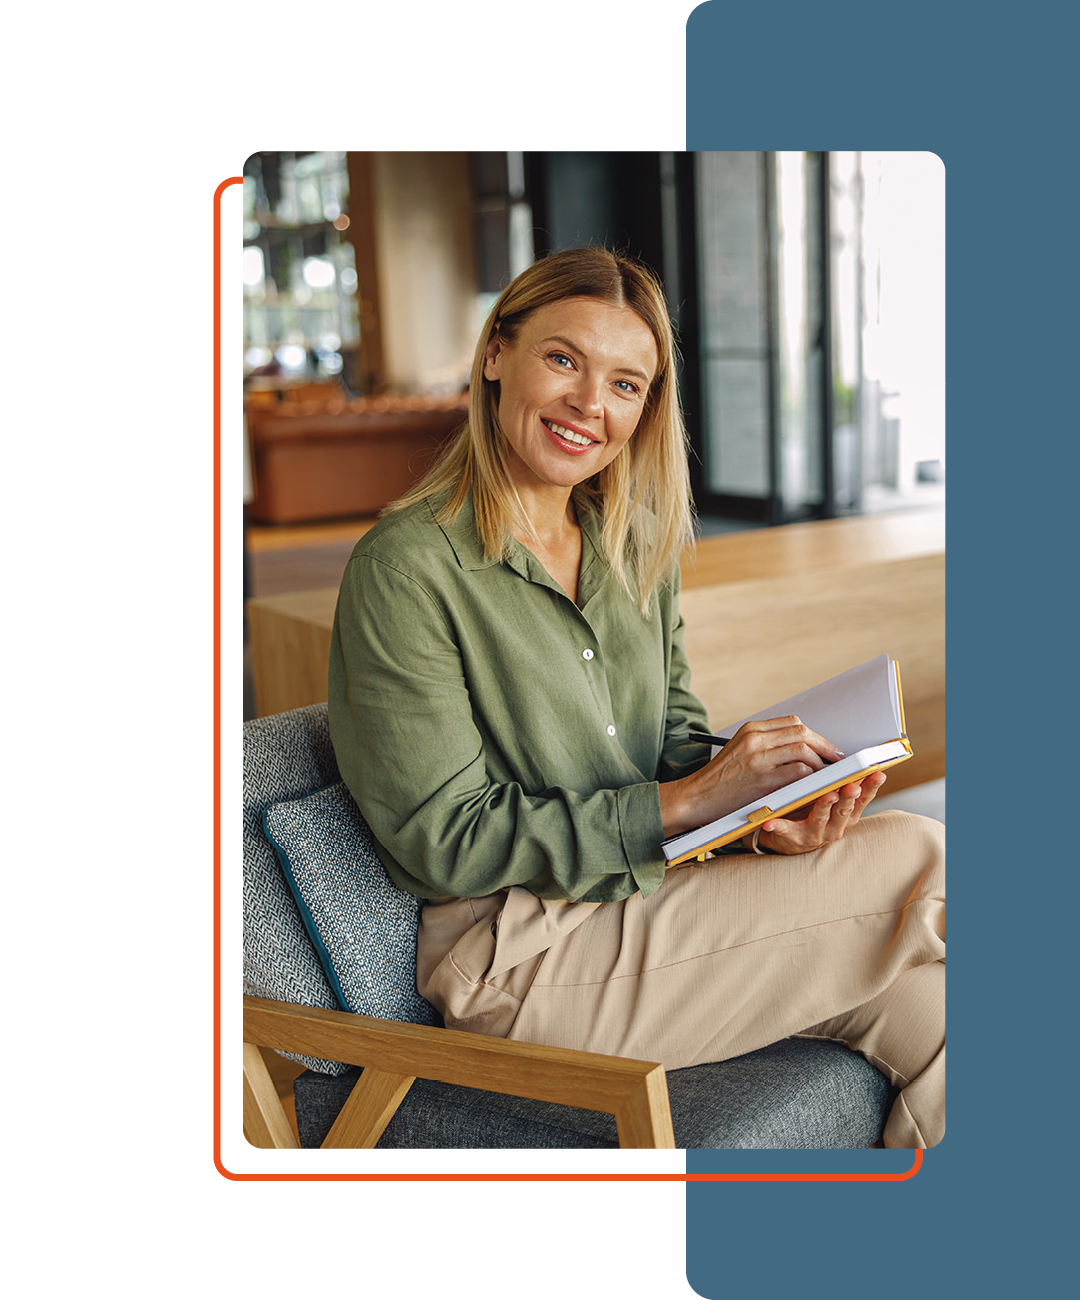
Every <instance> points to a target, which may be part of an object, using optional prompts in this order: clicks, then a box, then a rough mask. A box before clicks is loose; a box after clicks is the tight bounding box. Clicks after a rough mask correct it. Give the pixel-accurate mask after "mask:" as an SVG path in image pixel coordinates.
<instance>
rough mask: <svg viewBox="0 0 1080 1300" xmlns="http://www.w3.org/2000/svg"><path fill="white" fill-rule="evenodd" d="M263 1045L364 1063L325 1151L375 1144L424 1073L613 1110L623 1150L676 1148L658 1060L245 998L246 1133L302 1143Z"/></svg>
mask: <svg viewBox="0 0 1080 1300" xmlns="http://www.w3.org/2000/svg"><path fill="white" fill-rule="evenodd" d="M260 1047H270V1048H274V1049H275V1050H277V1051H284V1052H295V1053H297V1054H299V1055H303V1056H314V1057H318V1058H319V1059H321V1060H327V1061H343V1062H345V1063H346V1064H348V1065H360V1066H363V1067H364V1073H363V1074H362V1075H361V1076H360V1078H359V1080H358V1081H357V1083H356V1085H355V1086H354V1088H353V1090H352V1092H351V1093H350V1094H349V1098H348V1100H347V1101H346V1102H345V1105H344V1106H343V1107H342V1109H341V1113H340V1114H339V1115H338V1117H337V1119H336V1120H335V1121H334V1125H333V1127H332V1128H331V1130H330V1132H329V1133H328V1134H327V1137H326V1140H325V1141H324V1142H323V1144H322V1145H323V1147H324V1148H342V1147H347V1148H371V1147H374V1146H375V1144H376V1143H377V1142H378V1140H379V1138H380V1137H381V1136H382V1134H383V1130H384V1129H385V1128H386V1126H387V1124H388V1123H389V1122H390V1120H391V1119H392V1118H393V1115H394V1112H395V1111H396V1110H397V1108H398V1106H399V1105H400V1104H401V1102H402V1100H403V1098H404V1097H405V1094H406V1093H407V1092H408V1091H409V1088H410V1087H411V1086H412V1082H413V1080H414V1079H416V1078H420V1079H434V1080H437V1081H439V1082H441V1083H452V1084H458V1085H460V1086H462V1087H466V1088H483V1089H485V1090H486V1091H488V1092H499V1093H505V1094H506V1095H508V1096H511V1097H529V1098H532V1099H534V1100H536V1101H549V1102H556V1103H559V1104H561V1105H564V1106H577V1107H579V1108H581V1109H583V1110H598V1111H603V1112H605V1113H607V1114H609V1115H614V1116H615V1123H616V1125H617V1127H618V1133H619V1146H620V1147H651V1148H664V1149H669V1150H674V1149H675V1134H674V1131H673V1129H672V1126H671V1109H670V1105H669V1102H668V1090H667V1075H666V1074H665V1072H664V1068H663V1066H662V1065H657V1064H656V1063H655V1062H652V1061H631V1060H626V1059H624V1058H623V1057H619V1056H602V1055H600V1054H598V1053H596V1052H578V1051H570V1050H568V1049H566V1048H561V1047H541V1046H538V1045H536V1044H534V1043H511V1042H507V1041H506V1040H505V1039H502V1038H487V1037H485V1036H484V1035H483V1034H467V1033H463V1032H461V1031H459V1030H456V1029H437V1028H433V1027H431V1026H429V1025H412V1024H406V1023H402V1022H400V1021H396V1020H377V1019H375V1018H374V1017H372V1016H357V1015H352V1014H350V1013H348V1012H344V1011H326V1010H323V1009H322V1008H319V1007H302V1006H297V1005H295V1004H294V1003H290V1002H271V1001H268V1000H267V999H265V998H252V997H245V998H244V1135H245V1136H246V1137H247V1140H248V1141H249V1142H250V1143H252V1145H253V1146H258V1147H274V1148H292V1147H296V1146H297V1145H298V1143H297V1141H296V1137H295V1135H294V1133H293V1131H292V1127H291V1125H290V1124H289V1120H288V1117H287V1116H286V1114H285V1108H284V1107H283V1106H282V1104H281V1099H280V1098H279V1097H278V1094H277V1090H276V1088H275V1087H274V1084H273V1081H272V1080H271V1078H270V1072H269V1071H268V1070H267V1068H266V1062H265V1061H264V1060H263V1058H262V1055H261V1053H260V1052H259V1048H260Z"/></svg>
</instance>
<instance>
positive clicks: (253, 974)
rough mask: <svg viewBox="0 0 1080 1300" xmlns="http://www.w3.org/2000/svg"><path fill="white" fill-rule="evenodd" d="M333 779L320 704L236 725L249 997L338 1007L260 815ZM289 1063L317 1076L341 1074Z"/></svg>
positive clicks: (312, 1063) (319, 1064)
mask: <svg viewBox="0 0 1080 1300" xmlns="http://www.w3.org/2000/svg"><path fill="white" fill-rule="evenodd" d="M339 779H340V777H339V775H338V770H337V762H336V761H335V759H334V750H333V747H332V746H331V744H330V729H329V725H328V723H327V716H326V705H325V704H313V705H310V706H308V707H307V708H304V709H294V710H292V712H290V713H278V714H274V715H273V716H272V717H269V718H257V719H256V720H255V721H253V722H246V723H244V992H245V993H247V994H250V995H251V996H252V997H258V998H272V999H273V1000H274V1001H275V1002H297V1003H299V1004H300V1005H301V1006H307V1007H329V1008H331V1009H333V1008H336V1007H337V1005H338V1003H337V999H336V998H335V997H334V991H333V989H332V988H331V987H330V984H329V982H328V981H327V978H326V975H325V974H324V973H323V969H322V966H321V965H320V964H319V959H318V957H316V955H315V950H314V948H313V947H312V946H311V941H310V940H309V939H308V936H307V933H306V931H305V929H304V923H303V921H302V920H301V919H300V913H299V912H298V911H297V908H296V903H295V902H294V901H293V897H292V894H291V893H290V892H289V888H288V886H287V885H286V883H285V877H284V876H283V875H282V871H281V867H280V865H279V863H278V860H277V854H276V853H275V852H274V850H273V847H272V846H271V844H270V842H269V840H267V838H266V834H265V832H264V831H263V813H264V812H265V811H266V809H267V807H269V806H270V805H271V804H274V803H280V802H281V801H283V800H286V799H297V798H299V797H301V796H302V795H305V794H310V793H311V791H313V790H318V789H320V788H322V787H323V786H327V785H331V784H332V783H333V782H335V781H337V780H339ZM292 1059H294V1060H297V1061H300V1062H301V1063H302V1064H304V1065H306V1066H307V1067H308V1069H310V1070H319V1071H321V1072H322V1073H323V1074H340V1073H342V1072H343V1071H344V1070H345V1069H346V1067H345V1066H344V1065H340V1064H338V1063H336V1062H327V1061H319V1060H315V1059H313V1058H311V1057H306V1056H293V1057H292Z"/></svg>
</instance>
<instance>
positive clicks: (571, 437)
mask: <svg viewBox="0 0 1080 1300" xmlns="http://www.w3.org/2000/svg"><path fill="white" fill-rule="evenodd" d="M544 423H545V424H546V425H547V427H548V428H549V429H550V430H551V431H552V433H557V434H558V435H559V437H560V438H565V439H566V441H567V442H576V443H577V445H578V446H579V447H591V446H592V444H593V440H592V438H586V437H584V436H583V435H582V434H580V433H575V432H574V431H573V429H566V428H564V427H563V426H562V425H561V424H556V423H555V421H554V420H545V421H544Z"/></svg>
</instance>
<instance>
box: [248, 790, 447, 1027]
mask: <svg viewBox="0 0 1080 1300" xmlns="http://www.w3.org/2000/svg"><path fill="white" fill-rule="evenodd" d="M263 822H264V826H265V828H266V832H267V836H268V837H269V839H270V842H271V843H272V844H273V845H274V847H275V848H276V849H277V852H278V857H279V858H280V860H281V866H282V869H283V870H284V871H285V873H286V878H287V880H288V881H289V884H290V885H291V888H292V891H293V895H294V896H295V898H296V901H297V904H298V905H299V908H300V915H301V917H302V918H303V919H304V923H305V925H306V926H307V931H308V934H309V936H310V938H311V941H312V943H313V944H314V946H315V951H316V952H317V953H318V955H319V959H320V961H321V962H322V966H323V969H324V971H325V972H326V975H327V978H328V979H329V981H330V984H331V986H332V987H333V988H334V991H335V993H337V995H338V999H339V1001H340V1003H341V1009H342V1010H343V1011H354V1012H356V1013H357V1014H359V1015H364V1016H380V1017H381V1018H382V1019H384V1020H405V1021H409V1022H411V1023H413V1024H429V1025H433V1024H437V1023H438V1017H437V1016H436V1015H435V1012H434V1010H433V1008H432V1007H431V1005H430V1004H429V1003H428V1002H426V1001H425V1000H424V999H423V998H422V997H421V996H420V994H419V993H418V992H417V991H416V931H417V926H418V924H419V919H420V900H419V899H418V898H416V897H414V896H413V895H412V894H407V893H405V892H404V890H401V889H399V888H398V887H397V885H395V884H394V883H393V881H392V880H391V879H390V877H389V876H388V875H387V874H386V869H385V868H384V867H383V865H382V863H381V862H380V861H379V855H378V853H377V852H376V850H375V841H374V839H373V838H372V835H371V831H370V830H369V828H368V825H367V823H366V822H365V821H364V819H363V817H362V816H361V814H360V809H359V808H357V806H356V804H355V802H354V801H353V797H352V795H351V794H349V792H348V790H347V789H346V788H345V786H344V784H343V783H342V782H340V781H339V782H338V783H337V784H336V785H332V786H330V787H329V789H326V790H319V791H317V792H316V793H314V794H310V795H307V796H306V797H305V798H303V799H293V800H289V801H288V802H285V803H278V804H274V805H273V806H272V807H270V808H268V809H267V810H266V814H265V817H264V819H263Z"/></svg>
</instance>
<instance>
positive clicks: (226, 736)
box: [211, 177, 923, 1183]
mask: <svg viewBox="0 0 1080 1300" xmlns="http://www.w3.org/2000/svg"><path fill="white" fill-rule="evenodd" d="M242 225H243V181H242V178H240V177H230V178H227V179H225V181H222V182H221V185H218V186H217V188H216V190H214V196H213V318H214V326H213V447H214V450H213V474H214V484H213V493H214V495H213V530H214V538H213V541H214V590H213V619H214V642H213V647H214V649H213V655H214V663H213V668H214V685H213V711H214V719H213V720H214V738H213V794H214V809H213V846H214V883H213V901H214V918H213V927H214V928H213V936H214V937H213V952H214V1008H213V1026H212V1030H211V1034H212V1039H213V1052H214V1084H216V1087H214V1109H213V1144H214V1152H213V1160H214V1166H216V1167H217V1170H218V1173H220V1174H221V1175H222V1177H224V1178H225V1179H229V1180H233V1182H424V1183H428V1182H463V1183H465V1182H604V1183H613V1182H642V1183H646V1182H656V1183H673V1182H682V1183H706V1182H712V1183H724V1182H736V1183H776V1182H789V1183H843V1182H882V1183H897V1182H905V1180H907V1179H911V1178H914V1177H915V1174H916V1173H918V1171H919V1170H920V1167H921V1165H923V1152H921V1151H916V1152H915V1153H914V1156H915V1161H914V1164H912V1166H911V1167H910V1169H907V1170H905V1171H903V1173H901V1174H613V1175H611V1174H535V1175H528V1174H507V1175H503V1174H420V1175H412V1174H281V1175H277V1174H234V1173H233V1171H231V1170H229V1169H226V1167H225V1165H224V1164H222V1151H225V1149H230V1148H231V1149H242V1148H243V1145H244V1143H243V1100H242V1087H240V1079H242V1008H240V993H239V991H240V987H242V957H240V952H239V945H238V943H237V939H238V936H239V935H240V933H242V927H243V917H242V894H240V885H242V883H240V871H239V863H240V859H242V840H243V827H242V809H240V788H242V781H243V772H242V766H243V761H242V751H240V748H239V745H238V742H237V722H238V719H239V718H240V716H242V714H243V685H242V684H243V677H242V672H240V663H242V660H243V620H242V619H240V614H239V611H240V608H242V604H243V532H242V530H243V523H242V515H240V499H242V484H243V460H242V438H240V429H242V421H243V409H242V394H240V382H239V381H240V376H242V373H243V291H242V283H243V277H242V270H243V266H242V261H243V240H242V238H240V233H242Z"/></svg>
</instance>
